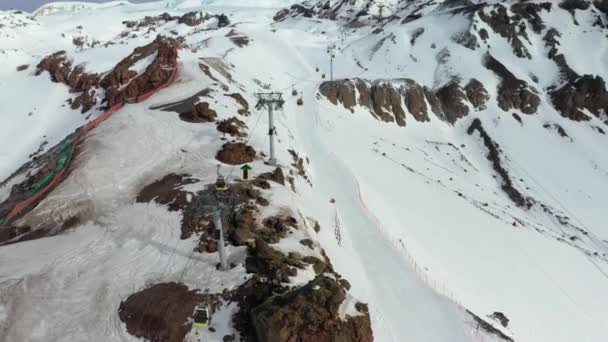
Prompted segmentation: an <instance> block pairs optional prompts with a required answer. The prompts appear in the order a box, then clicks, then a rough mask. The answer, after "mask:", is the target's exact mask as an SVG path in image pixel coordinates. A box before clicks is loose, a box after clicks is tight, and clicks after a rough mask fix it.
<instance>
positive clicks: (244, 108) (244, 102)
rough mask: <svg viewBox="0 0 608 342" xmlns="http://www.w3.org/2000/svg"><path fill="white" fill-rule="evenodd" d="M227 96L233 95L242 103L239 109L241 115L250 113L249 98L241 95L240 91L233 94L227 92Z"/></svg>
mask: <svg viewBox="0 0 608 342" xmlns="http://www.w3.org/2000/svg"><path fill="white" fill-rule="evenodd" d="M226 96H228V97H232V98H233V99H234V100H235V101H236V102H238V103H239V104H240V105H241V109H239V110H238V111H237V113H239V114H241V115H247V114H249V103H247V100H245V98H244V97H243V95H241V94H239V93H233V94H226Z"/></svg>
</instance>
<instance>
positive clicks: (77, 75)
mask: <svg viewBox="0 0 608 342" xmlns="http://www.w3.org/2000/svg"><path fill="white" fill-rule="evenodd" d="M44 71H47V72H48V73H49V74H50V75H51V80H52V81H53V82H57V83H63V84H65V85H67V86H68V87H70V92H72V93H80V94H79V95H78V96H76V97H75V98H74V99H70V103H71V107H72V109H78V108H82V112H83V113H84V112H87V111H89V110H90V109H91V108H93V106H94V105H95V104H96V103H97V97H96V96H95V94H96V91H95V88H96V87H97V85H98V83H99V75H97V74H88V73H86V72H85V70H84V67H83V66H82V65H77V66H73V65H72V62H71V61H69V60H68V58H67V55H66V53H65V51H58V52H55V53H53V54H51V55H49V56H47V57H45V58H43V59H42V61H40V63H38V65H37V67H36V75H37V76H38V75H40V74H42V73H43V72H44Z"/></svg>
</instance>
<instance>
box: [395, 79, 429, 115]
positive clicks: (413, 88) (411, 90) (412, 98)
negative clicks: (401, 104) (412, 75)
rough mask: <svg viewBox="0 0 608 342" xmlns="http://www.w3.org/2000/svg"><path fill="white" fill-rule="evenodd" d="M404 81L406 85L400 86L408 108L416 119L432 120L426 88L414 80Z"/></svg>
mask: <svg viewBox="0 0 608 342" xmlns="http://www.w3.org/2000/svg"><path fill="white" fill-rule="evenodd" d="M404 82H405V85H404V86H402V87H401V88H400V91H401V93H402V94H403V97H404V100H405V106H406V107H407V110H408V111H409V112H410V114H412V116H413V117H414V119H415V120H416V121H419V122H425V121H430V120H429V116H428V112H427V108H426V101H425V95H424V89H423V88H422V87H421V86H420V85H419V84H418V83H416V81H414V80H410V79H406V80H404Z"/></svg>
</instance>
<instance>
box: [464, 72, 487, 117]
mask: <svg viewBox="0 0 608 342" xmlns="http://www.w3.org/2000/svg"><path fill="white" fill-rule="evenodd" d="M464 91H465V92H466V94H467V98H468V99H469V102H471V104H472V105H473V107H475V109H477V110H483V109H486V102H488V100H489V99H490V95H488V91H487V90H486V88H485V87H484V86H483V84H482V83H481V82H479V81H478V80H476V79H471V80H470V81H469V83H468V84H467V85H466V86H465V87H464Z"/></svg>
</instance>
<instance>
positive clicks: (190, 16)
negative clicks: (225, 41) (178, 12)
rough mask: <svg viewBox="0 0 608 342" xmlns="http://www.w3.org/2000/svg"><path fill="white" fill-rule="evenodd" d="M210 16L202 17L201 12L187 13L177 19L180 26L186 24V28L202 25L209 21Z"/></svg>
mask: <svg viewBox="0 0 608 342" xmlns="http://www.w3.org/2000/svg"><path fill="white" fill-rule="evenodd" d="M209 18H210V16H209V15H207V16H204V15H203V12H188V13H186V14H184V15H182V16H181V18H179V20H178V22H179V23H180V24H186V25H188V26H198V25H200V24H202V23H203V21H205V20H207V19H209Z"/></svg>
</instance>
